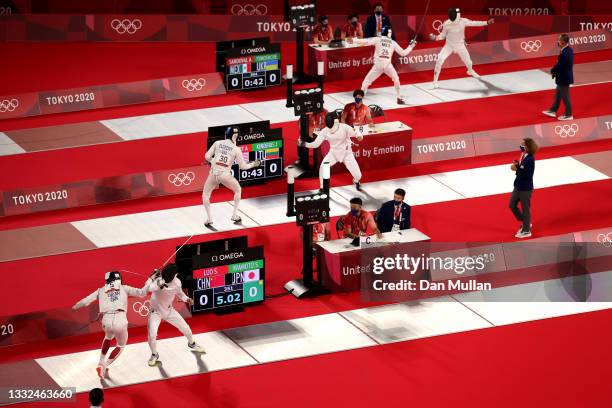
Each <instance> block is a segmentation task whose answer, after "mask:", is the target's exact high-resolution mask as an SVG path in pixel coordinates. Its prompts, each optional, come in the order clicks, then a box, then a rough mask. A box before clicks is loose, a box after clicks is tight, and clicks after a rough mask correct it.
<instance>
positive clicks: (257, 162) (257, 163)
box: [253, 160, 261, 167]
mask: <svg viewBox="0 0 612 408" xmlns="http://www.w3.org/2000/svg"><path fill="white" fill-rule="evenodd" d="M253 164H254V165H255V167H259V166H261V160H255V161H254V162H253Z"/></svg>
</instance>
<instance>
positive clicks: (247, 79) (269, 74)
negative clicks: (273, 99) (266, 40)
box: [225, 44, 282, 91]
mask: <svg viewBox="0 0 612 408" xmlns="http://www.w3.org/2000/svg"><path fill="white" fill-rule="evenodd" d="M225 76H226V78H225V86H226V88H227V90H228V91H235V90H240V89H256V88H265V87H268V86H274V85H280V84H281V77H282V75H281V53H280V45H279V44H261V45H258V46H255V47H242V48H234V49H231V50H228V51H227V54H226V59H225Z"/></svg>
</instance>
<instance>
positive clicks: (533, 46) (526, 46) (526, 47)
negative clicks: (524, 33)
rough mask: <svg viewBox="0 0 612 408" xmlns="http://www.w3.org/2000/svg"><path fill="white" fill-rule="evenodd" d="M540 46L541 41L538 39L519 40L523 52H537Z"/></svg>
mask: <svg viewBox="0 0 612 408" xmlns="http://www.w3.org/2000/svg"><path fill="white" fill-rule="evenodd" d="M540 48H542V41H540V40H535V41H531V40H530V41H522V42H521V49H522V50H523V51H525V52H538V51H540Z"/></svg>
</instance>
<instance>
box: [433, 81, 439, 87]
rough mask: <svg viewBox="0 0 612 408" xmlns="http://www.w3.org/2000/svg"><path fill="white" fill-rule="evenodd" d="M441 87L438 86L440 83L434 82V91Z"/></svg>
mask: <svg viewBox="0 0 612 408" xmlns="http://www.w3.org/2000/svg"><path fill="white" fill-rule="evenodd" d="M439 87H440V85H438V81H434V82H433V89H438V88H439Z"/></svg>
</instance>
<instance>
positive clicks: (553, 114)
mask: <svg viewBox="0 0 612 408" xmlns="http://www.w3.org/2000/svg"><path fill="white" fill-rule="evenodd" d="M542 113H543V114H545V115H546V116H550V117H551V118H556V117H557V113H556V112H553V111H549V110H544V111H542Z"/></svg>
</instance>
